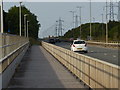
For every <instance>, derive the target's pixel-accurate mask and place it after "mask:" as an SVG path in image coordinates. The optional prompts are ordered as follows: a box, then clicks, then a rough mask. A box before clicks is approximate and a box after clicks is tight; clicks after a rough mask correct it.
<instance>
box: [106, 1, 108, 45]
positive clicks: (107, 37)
mask: <svg viewBox="0 0 120 90" xmlns="http://www.w3.org/2000/svg"><path fill="white" fill-rule="evenodd" d="M107 22H108V19H107V0H106V43H108V24H107Z"/></svg>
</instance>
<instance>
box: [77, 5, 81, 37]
mask: <svg viewBox="0 0 120 90" xmlns="http://www.w3.org/2000/svg"><path fill="white" fill-rule="evenodd" d="M77 8H78V9H79V13H80V16H79V17H80V38H81V35H82V34H81V22H82V18H81V9H82V7H81V6H77Z"/></svg>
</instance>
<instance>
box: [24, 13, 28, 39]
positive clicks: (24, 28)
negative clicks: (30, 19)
mask: <svg viewBox="0 0 120 90" xmlns="http://www.w3.org/2000/svg"><path fill="white" fill-rule="evenodd" d="M27 15H28V14H25V15H24V36H25V37H26V36H27V35H26V17H27Z"/></svg>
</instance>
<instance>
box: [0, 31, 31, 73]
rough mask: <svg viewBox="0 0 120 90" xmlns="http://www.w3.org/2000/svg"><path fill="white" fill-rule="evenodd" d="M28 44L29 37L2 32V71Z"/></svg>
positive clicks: (0, 40)
mask: <svg viewBox="0 0 120 90" xmlns="http://www.w3.org/2000/svg"><path fill="white" fill-rule="evenodd" d="M28 44H29V39H28V38H25V37H20V36H17V35H10V34H1V33H0V73H2V72H4V70H5V69H6V68H7V67H8V66H9V65H10V64H11V63H12V61H13V60H14V59H15V58H16V57H17V56H18V55H19V54H20V52H22V51H23V50H24V48H25V47H26V46H28Z"/></svg>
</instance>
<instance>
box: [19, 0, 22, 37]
mask: <svg viewBox="0 0 120 90" xmlns="http://www.w3.org/2000/svg"><path fill="white" fill-rule="evenodd" d="M19 3H20V7H19V21H20V23H19V24H20V25H19V28H20V32H19V33H20V36H22V30H21V29H22V20H21V4H22V2H19Z"/></svg>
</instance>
